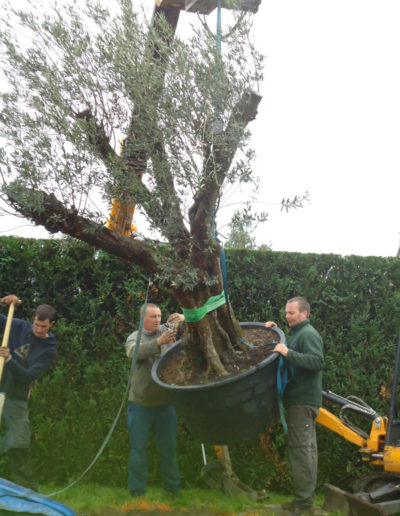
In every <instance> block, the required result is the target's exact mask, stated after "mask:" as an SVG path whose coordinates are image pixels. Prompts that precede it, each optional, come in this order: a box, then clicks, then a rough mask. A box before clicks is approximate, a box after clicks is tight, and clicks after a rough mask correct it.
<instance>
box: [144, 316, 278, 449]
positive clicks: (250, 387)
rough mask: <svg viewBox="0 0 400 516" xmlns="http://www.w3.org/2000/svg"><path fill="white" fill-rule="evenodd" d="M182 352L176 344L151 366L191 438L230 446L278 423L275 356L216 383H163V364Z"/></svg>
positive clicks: (254, 325) (155, 379)
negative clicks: (160, 372)
mask: <svg viewBox="0 0 400 516" xmlns="http://www.w3.org/2000/svg"><path fill="white" fill-rule="evenodd" d="M240 325H241V326H242V327H244V328H260V327H264V323H248V322H246V323H240ZM271 329H272V330H274V331H275V332H276V333H277V334H278V336H279V338H280V341H281V342H285V335H284V333H283V332H282V330H281V329H280V328H278V327H273V328H271ZM181 349H182V344H181V342H180V341H178V342H176V343H175V344H174V345H173V346H171V348H169V349H168V350H167V351H166V352H165V353H163V354H162V355H161V356H160V358H158V359H157V361H156V362H155V363H154V365H153V368H152V377H153V380H154V381H155V382H156V383H157V384H158V385H159V386H160V387H163V388H164V389H167V390H168V392H169V394H170V397H171V401H172V403H173V404H174V405H175V408H176V411H177V412H178V414H179V415H180V416H182V418H183V420H184V422H185V423H186V425H187V427H188V429H189V431H190V432H191V433H192V435H193V436H194V437H196V438H198V439H200V441H201V442H203V443H210V444H216V445H224V444H233V443H236V442H239V441H242V440H243V439H247V438H251V437H255V436H257V435H258V434H260V433H262V432H265V430H267V429H268V428H269V427H271V426H272V425H273V424H274V423H275V422H276V421H277V419H278V417H279V408H278V399H277V396H278V395H277V390H276V372H277V367H278V354H277V353H272V354H271V355H270V356H269V357H267V358H266V359H265V360H263V361H262V362H260V363H259V364H258V365H257V366H255V367H253V368H252V369H249V370H248V371H245V372H243V373H240V374H238V375H237V376H233V377H230V378H226V379H224V380H219V381H217V382H212V383H209V384H205V385H188V386H181V385H169V384H167V383H164V382H163V381H161V380H160V378H159V371H160V370H161V369H162V365H163V362H164V361H165V360H168V359H169V358H171V357H172V356H173V354H176V353H179V352H180V351H181Z"/></svg>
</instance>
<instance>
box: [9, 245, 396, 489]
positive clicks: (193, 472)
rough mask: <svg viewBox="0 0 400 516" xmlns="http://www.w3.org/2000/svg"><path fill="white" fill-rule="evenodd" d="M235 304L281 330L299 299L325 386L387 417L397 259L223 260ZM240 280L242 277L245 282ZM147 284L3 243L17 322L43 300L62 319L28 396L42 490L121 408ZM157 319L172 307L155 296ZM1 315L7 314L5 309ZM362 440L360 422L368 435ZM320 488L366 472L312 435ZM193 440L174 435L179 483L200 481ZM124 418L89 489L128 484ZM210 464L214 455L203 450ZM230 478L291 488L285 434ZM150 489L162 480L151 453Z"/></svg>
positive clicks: (75, 465) (62, 252)
mask: <svg viewBox="0 0 400 516" xmlns="http://www.w3.org/2000/svg"><path fill="white" fill-rule="evenodd" d="M227 269H228V284H229V294H230V299H231V303H232V305H233V308H234V310H235V313H236V316H237V317H238V319H239V320H242V321H245V320H247V321H266V320H269V319H273V320H276V321H277V323H278V324H279V326H280V327H281V328H282V329H283V330H284V331H287V326H286V323H285V317H284V315H285V314H284V306H285V302H286V300H287V299H288V298H290V297H293V296H295V295H304V296H305V297H307V298H308V299H309V301H310V303H311V307H312V311H311V320H312V323H313V324H314V326H315V327H316V328H317V329H318V330H319V332H320V333H321V335H322V337H323V339H324V344H325V354H326V368H325V372H324V387H325V389H330V390H332V391H334V392H336V393H338V394H341V395H344V396H348V395H355V396H358V397H360V398H362V399H364V400H365V401H366V402H367V403H369V404H371V405H372V406H373V407H374V408H375V409H377V410H378V411H381V412H382V414H387V413H388V405H389V401H388V398H387V393H389V394H390V391H391V378H392V375H393V361H394V355H395V346H396V341H397V333H398V330H399V309H400V262H399V260H398V259H396V258H388V259H385V258H376V257H368V258H362V257H356V256H350V257H341V256H337V255H315V254H297V253H278V252H270V251H238V250H228V251H227ZM243 271H246V274H243ZM147 281H148V278H147V277H146V276H145V275H144V274H143V272H141V271H140V270H139V269H137V268H136V267H133V266H132V265H130V264H127V263H124V262H122V261H121V260H118V259H116V258H113V257H110V256H107V255H105V254H103V253H101V252H99V251H95V250H94V249H91V248H88V247H87V246H85V245H83V244H80V243H76V242H71V241H70V240H29V239H21V238H14V237H0V285H1V289H0V295H1V296H2V295H6V294H9V293H15V294H17V295H18V296H19V297H21V298H22V299H23V304H22V305H21V306H20V307H18V309H17V312H16V314H15V315H16V316H17V317H21V318H25V319H30V318H31V316H32V313H33V310H34V308H35V306H36V305H37V304H39V303H49V304H52V305H53V306H54V307H55V308H56V310H57V313H58V320H57V325H56V327H55V333H56V335H57V338H58V340H59V357H58V359H57V361H56V363H55V364H54V366H53V367H52V369H51V371H50V372H49V373H47V374H46V375H44V376H43V377H42V378H41V379H40V381H39V382H38V383H37V385H36V386H35V389H34V391H33V396H32V399H31V412H30V413H31V421H32V429H33V434H34V437H33V439H34V441H33V446H32V455H33V459H34V466H35V469H36V471H38V472H40V480H41V481H43V482H55V483H57V484H60V483H67V482H69V481H72V480H74V479H75V478H76V477H77V476H78V475H80V474H81V473H82V472H83V471H84V470H85V469H86V468H87V466H88V465H89V463H90V462H91V461H92V459H93V458H94V456H95V455H96V453H97V452H98V450H99V448H100V446H101V444H102V442H103V440H104V438H105V436H106V435H107V433H108V430H109V429H110V427H111V425H112V422H113V421H114V418H115V416H116V414H117V411H118V409H119V407H120V405H121V402H122V399H123V396H124V392H125V389H126V382H127V378H128V372H129V363H128V361H127V359H126V357H125V352H124V343H125V339H126V337H127V336H128V334H129V333H130V332H132V331H133V330H134V329H136V328H137V326H138V308H139V306H140V305H141V304H142V303H143V299H144V295H145V292H146V289H147ZM150 301H151V302H155V303H157V304H159V305H160V306H161V308H162V310H163V312H164V313H165V314H167V313H170V312H173V311H177V310H179V307H178V306H176V304H175V302H174V300H173V299H172V298H171V297H170V295H169V293H168V292H167V291H165V289H163V288H160V287H158V288H153V289H152V291H151V294H150ZM3 313H5V312H4V309H3ZM364 429H365V430H366V431H367V432H369V428H368V424H367V427H366V428H364ZM318 434H319V435H318V438H319V449H320V453H319V463H320V466H319V482H320V483H321V484H322V483H324V482H327V481H330V482H332V483H335V484H337V485H341V486H344V487H348V485H349V483H351V482H352V481H353V480H354V479H355V477H356V476H357V475H358V474H360V473H361V471H362V470H364V469H365V466H363V465H362V464H361V462H360V457H359V453H358V451H357V448H356V447H354V446H353V445H351V444H349V443H347V442H346V441H345V440H344V439H343V438H341V437H339V436H336V435H335V434H333V433H332V432H329V431H328V430H326V429H324V428H318ZM200 444H201V443H200V442H198V441H196V440H194V439H193V438H192V437H191V436H190V435H189V434H188V432H187V430H186V428H185V425H184V423H182V422H181V424H180V428H179V462H180V469H181V473H182V477H183V478H184V480H185V481H186V482H187V483H190V484H194V483H196V482H198V481H199V474H200V471H201V468H202V464H203V462H202V454H201V448H200ZM128 451H129V444H128V435H127V430H126V410H125V407H124V409H123V412H122V416H121V418H120V420H119V421H118V424H117V426H116V429H115V431H114V433H113V436H112V438H111V440H110V442H109V444H108V445H107V447H106V449H105V451H104V452H103V454H102V455H101V457H100V459H99V460H98V462H97V463H96V465H95V467H94V468H92V469H91V471H90V472H89V474H88V476H87V477H86V478H87V479H88V480H91V481H96V482H99V483H107V484H113V485H124V484H126V477H127V471H126V463H127V458H128ZM206 452H207V456H208V459H209V460H211V459H213V458H214V452H213V449H212V447H207V448H206ZM230 452H231V457H232V461H233V465H234V470H235V471H236V473H237V474H238V476H239V477H240V478H241V479H242V480H243V481H244V482H246V483H247V484H249V485H251V486H252V487H254V488H263V487H265V486H266V485H267V486H271V487H272V488H274V489H280V490H287V489H289V488H290V484H289V476H290V471H289V467H288V464H287V458H286V436H285V435H284V434H283V432H282V428H281V425H280V424H278V425H276V427H275V428H273V429H270V430H269V431H268V432H267V433H266V434H264V435H263V436H261V437H260V438H259V439H254V440H250V441H246V442H244V443H241V444H239V445H236V446H232V447H230ZM149 463H150V464H149V465H150V481H151V482H152V483H153V484H157V483H158V482H159V478H158V467H157V454H156V452H155V450H154V447H153V446H150V447H149Z"/></svg>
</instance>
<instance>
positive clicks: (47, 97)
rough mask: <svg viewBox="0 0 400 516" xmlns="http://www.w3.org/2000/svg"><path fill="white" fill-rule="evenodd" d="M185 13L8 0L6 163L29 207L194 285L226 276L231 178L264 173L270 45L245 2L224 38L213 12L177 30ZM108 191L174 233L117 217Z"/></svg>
mask: <svg viewBox="0 0 400 516" xmlns="http://www.w3.org/2000/svg"><path fill="white" fill-rule="evenodd" d="M178 16H179V12H178V11H177V10H176V9H174V10H171V11H168V10H162V9H158V8H155V10H154V13H153V17H152V19H151V20H148V19H146V17H145V16H144V13H143V12H142V11H141V9H139V8H138V7H137V5H136V3H135V4H133V3H132V2H131V1H130V0H119V1H118V2H117V7H116V8H115V10H113V12H110V10H109V9H107V7H106V6H105V5H103V4H102V3H101V2H94V1H92V0H89V1H88V2H85V3H84V5H83V6H81V7H79V6H78V5H77V4H76V3H71V4H70V5H61V6H60V5H58V4H54V5H53V6H52V8H51V9H50V10H49V11H48V12H47V13H46V14H40V15H38V13H37V12H35V11H33V12H32V11H31V12H21V11H17V10H15V9H13V8H12V7H11V6H8V8H7V9H6V10H4V11H3V15H2V20H1V27H2V28H1V33H0V44H1V47H2V53H1V67H2V69H3V71H4V74H5V77H6V79H7V82H8V85H9V86H8V88H7V90H6V91H3V92H2V94H1V113H0V136H1V138H2V141H3V145H2V149H1V152H0V163H1V174H2V179H3V185H2V193H3V197H4V198H5V200H6V201H7V203H8V204H10V205H11V206H12V207H13V208H14V209H15V210H17V211H18V212H19V213H21V214H23V215H24V216H25V217H28V218H30V219H31V220H32V221H34V222H35V223H37V224H41V225H43V226H45V227H46V228H47V229H48V230H49V231H50V232H59V231H61V232H62V233H64V234H67V235H70V236H72V237H75V238H78V239H80V240H84V241H86V242H88V243H90V244H91V245H95V246H96V247H98V248H100V249H104V250H105V251H108V252H110V253H112V254H114V255H117V256H120V257H122V258H124V259H127V260H129V261H132V262H134V263H137V264H138V265H140V266H142V267H143V268H144V269H145V270H146V271H147V272H149V273H154V274H157V275H158V277H159V279H161V280H162V281H164V282H165V283H166V284H169V285H174V286H178V287H180V288H183V289H186V290H193V289H194V288H195V287H196V286H198V285H201V284H202V285H211V284H213V283H215V282H216V281H217V280H216V278H215V277H213V275H215V271H213V272H211V271H210V270H207V263H208V261H207V257H208V256H209V255H210V254H215V253H217V252H218V249H219V246H218V243H217V242H216V240H215V235H214V221H215V216H216V211H217V210H218V205H219V201H220V198H221V196H222V194H223V190H224V187H225V186H226V185H229V184H232V183H234V182H249V181H251V180H252V179H253V173H252V170H251V162H252V158H253V156H254V153H253V152H252V150H250V149H249V148H248V142H249V136H250V133H249V131H248V129H247V125H248V123H249V122H250V121H251V120H252V119H254V117H255V116H256V111H257V106H258V103H259V101H260V99H261V97H260V96H259V95H258V94H257V93H256V92H255V89H256V85H257V83H258V82H259V81H260V80H261V78H262V71H261V70H262V58H261V56H260V55H259V54H258V53H257V52H256V50H255V49H254V47H253V46H252V44H251V42H250V25H251V15H249V14H243V13H237V14H236V19H235V20H234V27H233V28H232V29H231V30H227V31H225V32H226V36H225V38H224V40H223V46H222V51H221V49H220V48H218V45H216V41H215V35H214V34H212V33H211V32H210V31H209V30H208V29H207V27H206V25H204V24H203V25H200V26H199V27H197V28H194V27H193V28H192V30H191V32H190V34H189V35H188V37H187V38H185V39H183V38H181V37H179V36H177V35H174V31H175V27H176V24H177V17H178ZM193 16H194V15H193ZM15 20H18V25H16V23H15ZM21 31H23V32H24V33H25V34H27V33H28V34H29V39H30V42H29V44H26V42H25V40H23V39H22V40H21V38H20V37H19V36H20V34H21ZM99 198H101V199H102V201H104V202H105V203H106V204H107V205H111V203H112V200H113V199H114V200H116V201H117V202H118V203H120V204H121V206H125V207H126V206H132V205H135V206H137V207H139V208H140V209H141V210H142V212H143V213H144V214H145V215H146V217H147V219H148V221H149V223H150V225H151V227H153V228H155V229H157V231H158V232H159V234H160V235H161V237H160V239H161V242H163V243H165V245H156V244H155V242H154V241H152V240H150V239H149V238H146V237H145V236H143V235H140V234H132V235H131V236H130V237H127V236H125V235H124V234H123V233H121V232H116V231H112V230H111V229H109V228H107V227H106V226H105V222H106V221H105V219H104V213H102V212H101V210H99V209H98V208H97V207H96V199H99Z"/></svg>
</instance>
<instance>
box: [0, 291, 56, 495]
mask: <svg viewBox="0 0 400 516" xmlns="http://www.w3.org/2000/svg"><path fill="white" fill-rule="evenodd" d="M0 302H1V303H5V304H7V305H9V306H10V305H11V304H14V305H15V306H18V305H19V304H20V303H21V301H20V300H19V299H18V297H17V296H14V295H9V296H6V297H3V298H2V299H0ZM6 322H7V317H6V316H4V315H2V314H0V333H3V332H4V329H5V326H6ZM54 322H55V310H54V308H52V307H51V306H50V305H40V306H38V308H37V309H36V311H35V314H34V319H33V324H32V323H30V322H27V321H23V320H22V319H16V318H15V319H13V321H12V324H11V330H10V336H9V340H8V344H7V347H0V358H1V357H2V359H3V360H4V369H3V375H2V378H1V383H0V397H1V399H2V402H3V404H2V405H3V406H2V408H0V410H1V420H2V423H3V424H4V426H5V429H6V433H5V435H4V436H2V437H0V453H1V454H3V453H8V456H9V459H10V466H11V472H12V473H11V475H12V476H11V478H12V480H13V481H14V482H16V483H17V484H20V485H22V486H24V487H28V488H30V489H34V490H37V484H36V482H35V481H34V479H33V475H32V471H31V468H30V463H29V453H28V451H29V445H30V441H31V431H30V425H29V411H28V399H29V396H30V393H31V389H32V386H33V383H34V382H35V381H36V380H37V379H38V378H39V376H41V375H42V374H43V373H44V372H45V371H46V370H47V369H48V368H49V367H50V366H51V364H52V362H53V361H54V359H55V358H56V356H57V341H56V338H55V337H54V335H53V334H52V333H50V328H51V327H52V326H53V325H54Z"/></svg>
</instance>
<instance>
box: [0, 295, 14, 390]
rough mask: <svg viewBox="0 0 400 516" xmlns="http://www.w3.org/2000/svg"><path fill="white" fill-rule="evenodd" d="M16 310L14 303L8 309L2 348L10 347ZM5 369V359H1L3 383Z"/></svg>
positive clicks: (0, 368)
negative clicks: (9, 341) (9, 340)
mask: <svg viewBox="0 0 400 516" xmlns="http://www.w3.org/2000/svg"><path fill="white" fill-rule="evenodd" d="M14 308H15V305H14V303H11V304H10V306H9V307H8V315H7V322H6V327H5V329H4V334H3V340H2V343H1V347H2V348H5V347H7V345H8V339H9V337H10V331H11V323H12V319H13V316H14ZM3 368H4V357H0V381H1V377H2V376H3Z"/></svg>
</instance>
